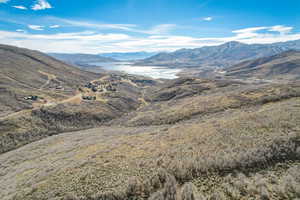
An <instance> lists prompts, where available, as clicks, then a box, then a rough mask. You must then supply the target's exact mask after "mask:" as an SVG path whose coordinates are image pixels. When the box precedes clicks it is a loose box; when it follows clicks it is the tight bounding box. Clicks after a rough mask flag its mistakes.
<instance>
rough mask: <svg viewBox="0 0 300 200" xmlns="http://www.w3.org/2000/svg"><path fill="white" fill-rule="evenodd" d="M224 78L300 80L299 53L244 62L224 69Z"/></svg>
mask: <svg viewBox="0 0 300 200" xmlns="http://www.w3.org/2000/svg"><path fill="white" fill-rule="evenodd" d="M226 76H234V77H238V78H250V77H252V78H259V79H274V78H277V79H284V78H285V79H290V80H293V79H300V51H294V50H290V51H286V52H283V53H281V54H278V55H274V56H270V57H265V58H259V59H255V60H250V61H245V62H242V63H240V64H237V65H235V66H233V67H230V68H228V69H226Z"/></svg>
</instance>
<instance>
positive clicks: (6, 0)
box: [0, 0, 10, 3]
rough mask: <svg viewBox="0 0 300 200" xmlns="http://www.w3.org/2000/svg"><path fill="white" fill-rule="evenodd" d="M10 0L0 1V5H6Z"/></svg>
mask: <svg viewBox="0 0 300 200" xmlns="http://www.w3.org/2000/svg"><path fill="white" fill-rule="evenodd" d="M9 1H10V0H0V3H6V2H9Z"/></svg>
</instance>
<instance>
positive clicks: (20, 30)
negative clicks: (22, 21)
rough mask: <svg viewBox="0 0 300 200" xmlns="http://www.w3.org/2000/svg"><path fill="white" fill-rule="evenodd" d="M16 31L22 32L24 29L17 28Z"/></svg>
mask: <svg viewBox="0 0 300 200" xmlns="http://www.w3.org/2000/svg"><path fill="white" fill-rule="evenodd" d="M16 31H17V32H23V33H24V32H25V30H23V29H17V30H16Z"/></svg>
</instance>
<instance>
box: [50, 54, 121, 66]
mask: <svg viewBox="0 0 300 200" xmlns="http://www.w3.org/2000/svg"><path fill="white" fill-rule="evenodd" d="M49 55H50V56H52V57H54V58H56V59H58V60H61V61H64V62H67V63H70V64H74V65H82V64H88V63H92V62H117V60H116V59H113V58H109V57H104V56H100V55H96V54H65V53H49Z"/></svg>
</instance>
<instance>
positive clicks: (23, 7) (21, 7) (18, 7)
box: [12, 6, 27, 10]
mask: <svg viewBox="0 0 300 200" xmlns="http://www.w3.org/2000/svg"><path fill="white" fill-rule="evenodd" d="M12 7H13V8H17V9H20V10H27V8H26V7H25V6H12Z"/></svg>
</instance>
